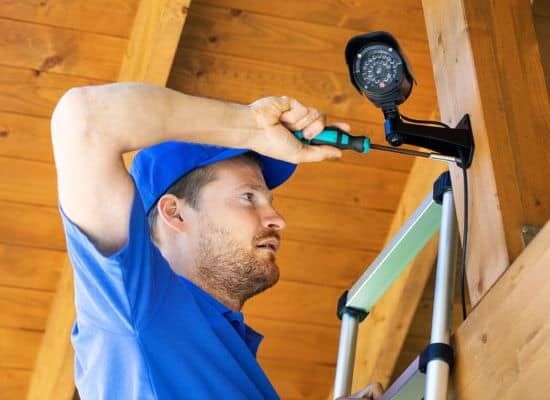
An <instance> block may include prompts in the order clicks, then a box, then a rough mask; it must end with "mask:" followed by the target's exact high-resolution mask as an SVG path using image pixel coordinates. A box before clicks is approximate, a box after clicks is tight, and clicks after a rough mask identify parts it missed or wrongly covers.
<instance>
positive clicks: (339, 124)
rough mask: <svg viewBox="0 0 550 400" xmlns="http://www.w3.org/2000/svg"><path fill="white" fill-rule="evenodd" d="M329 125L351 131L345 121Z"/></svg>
mask: <svg viewBox="0 0 550 400" xmlns="http://www.w3.org/2000/svg"><path fill="white" fill-rule="evenodd" d="M330 125H331V126H336V127H338V128H340V129H342V130H343V131H346V132H347V133H351V126H350V124H348V123H347V122H334V123H332V124H330Z"/></svg>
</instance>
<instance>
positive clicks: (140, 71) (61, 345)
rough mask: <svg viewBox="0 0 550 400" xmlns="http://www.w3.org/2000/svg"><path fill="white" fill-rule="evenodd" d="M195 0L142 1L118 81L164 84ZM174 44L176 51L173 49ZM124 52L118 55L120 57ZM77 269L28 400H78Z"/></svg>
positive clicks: (62, 296) (61, 293)
mask: <svg viewBox="0 0 550 400" xmlns="http://www.w3.org/2000/svg"><path fill="white" fill-rule="evenodd" d="M189 4H190V0H141V1H140V3H139V7H138V11H137V14H136V18H135V20H134V23H133V27H132V33H131V35H130V40H129V43H128V46H127V51H126V53H125V56H124V59H123V63H122V66H121V67H120V70H119V71H118V77H119V78H122V79H124V80H130V81H144V82H150V83H155V84H159V85H164V84H165V83H166V81H167V79H168V73H169V71H170V66H171V65H172V60H173V57H174V54H175V51H176V46H177V42H178V40H179V37H180V34H181V30H182V28H183V25H184V23H185V16H186V14H187V9H188V7H189ZM170 46H172V47H170ZM122 54H123V51H121V52H120V54H117V55H114V56H113V57H114V59H117V57H118V56H122ZM73 297H74V296H73V284H72V267H71V266H70V263H69V261H68V259H67V261H66V262H65V263H64V267H63V270H62V274H61V279H60V281H59V286H58V289H57V292H56V296H55V299H54V303H53V306H52V309H51V311H50V315H49V317H48V326H47V328H46V331H45V333H44V337H43V339H42V343H41V346H40V351H39V354H38V359H37V362H36V364H35V367H34V370H33V375H32V379H31V384H30V387H29V392H28V395H27V399H28V400H34V399H43V398H52V399H58V400H65V399H67V400H69V399H72V397H73V395H74V393H75V387H74V375H73V363H74V353H73V349H72V347H71V344H70V332H71V329H72V325H73V322H74V319H75V310H74V303H73Z"/></svg>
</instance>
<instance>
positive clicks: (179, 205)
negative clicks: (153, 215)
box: [157, 194, 187, 232]
mask: <svg viewBox="0 0 550 400" xmlns="http://www.w3.org/2000/svg"><path fill="white" fill-rule="evenodd" d="M184 203H185V202H184V201H183V200H181V199H178V198H177V197H176V196H174V195H173V194H165V195H163V196H161V198H160V199H159V201H158V204H157V211H158V215H159V217H160V218H162V220H163V221H164V223H165V224H166V225H168V226H169V227H170V228H172V229H174V230H176V231H178V232H183V231H184V230H186V228H187V224H186V223H185V221H184V219H183V215H184V210H183V208H184V207H186V205H185V204H184Z"/></svg>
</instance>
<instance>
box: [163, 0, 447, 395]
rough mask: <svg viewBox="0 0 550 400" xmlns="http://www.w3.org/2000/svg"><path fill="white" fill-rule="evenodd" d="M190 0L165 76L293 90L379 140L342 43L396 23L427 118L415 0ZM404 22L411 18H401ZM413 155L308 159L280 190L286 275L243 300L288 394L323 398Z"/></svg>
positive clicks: (413, 108)
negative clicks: (346, 315) (342, 328)
mask: <svg viewBox="0 0 550 400" xmlns="http://www.w3.org/2000/svg"><path fill="white" fill-rule="evenodd" d="M276 4H277V6H274V4H273V3H269V2H258V1H246V0H194V1H193V4H192V6H191V9H190V12H189V15H188V18H187V21H186V25H185V28H184V32H183V35H182V38H181V41H180V46H179V49H178V53H177V54H176V58H175V61H174V66H173V68H172V74H171V77H170V79H169V82H168V86H169V87H172V88H175V89H178V90H181V91H184V92H187V93H191V94H197V95H203V96H209V97H214V98H223V99H227V100H231V101H235V102H240V103H249V102H252V101H253V100H255V99H256V98H258V97H262V96H265V95H270V94H279V95H282V94H285V95H289V96H294V97H296V98H297V99H299V100H301V101H303V102H305V103H307V104H309V105H314V106H317V107H319V108H320V109H321V110H322V111H324V112H326V113H327V114H328V118H329V121H336V120H344V121H349V122H351V124H352V127H353V130H354V132H356V133H358V134H368V135H369V136H371V137H372V138H374V140H375V141H377V142H380V143H382V141H383V139H382V132H383V127H382V124H381V122H382V115H381V112H380V111H379V110H378V109H375V108H374V107H373V106H372V105H371V104H370V103H368V101H367V100H366V98H363V97H361V96H359V94H358V93H357V92H356V91H355V89H354V88H353V87H352V85H351V83H349V78H348V74H347V70H346V68H347V67H346V65H345V62H344V55H343V50H344V48H345V45H346V43H347V41H348V39H349V38H350V37H352V36H354V35H356V34H359V33H363V32H368V31H374V30H380V29H385V30H388V31H390V32H393V33H394V34H395V35H396V36H397V37H398V38H399V39H400V40H401V43H402V45H403V46H404V48H405V49H406V51H407V54H408V55H409V56H410V57H411V59H412V63H413V66H414V67H413V68H414V69H415V73H416V74H417V77H418V80H419V83H420V86H418V87H417V88H415V90H414V91H413V95H412V97H411V99H410V100H409V102H408V103H407V104H406V105H405V106H404V107H403V110H404V113H405V114H407V112H408V113H410V114H411V115H414V116H416V117H423V118H424V117H429V116H430V114H431V113H432V112H433V110H434V108H435V101H436V99H435V90H434V84H433V78H432V75H431V74H432V72H431V62H430V59H429V55H428V48H427V41H426V34H425V29H424V25H423V24H424V21H423V15H422V11H421V4H420V2H419V1H418V2H417V1H406V2H403V1H390V2H384V4H383V5H376V4H374V3H373V2H366V1H364V2H354V3H345V4H344V3H342V2H336V1H332V2H311V1H307V0H301V1H300V0H296V1H290V0H288V1H279V2H277V3H276ZM405 19H406V20H407V23H406V24H403V21H404V20H405ZM411 162H412V160H411V159H408V158H406V157H399V156H388V155H387V154H376V153H375V152H373V153H372V154H369V155H367V156H356V155H353V154H346V157H345V158H344V161H332V162H325V163H322V164H313V165H301V166H299V168H298V172H297V173H296V175H295V176H294V177H293V178H292V179H291V181H290V183H288V184H287V185H285V186H283V187H282V188H281V189H278V190H276V196H275V204H276V206H277V207H278V208H279V209H280V211H281V212H282V213H283V215H285V217H286V219H287V223H288V226H287V228H286V230H285V232H283V244H282V248H281V254H280V259H279V264H280V267H281V270H282V271H281V272H282V273H281V281H280V282H279V284H278V285H277V286H276V287H275V288H273V289H271V290H269V291H268V292H266V293H265V294H262V295H260V296H258V297H257V298H256V299H253V300H251V301H250V303H249V304H247V305H246V306H245V316H246V317H247V321H248V323H250V324H251V325H252V326H253V327H254V328H255V329H257V330H259V331H260V332H262V333H263V334H264V335H265V339H264V342H263V343H262V346H261V347H260V351H259V359H260V362H261V364H262V366H263V367H264V369H265V370H266V372H267V374H268V376H269V377H270V378H271V380H272V382H273V383H274V385H275V387H276V388H277V389H278V390H279V392H280V394H281V396H282V398H285V399H298V398H300V399H301V398H310V399H319V398H325V397H326V396H327V394H328V393H329V391H330V388H331V386H332V383H333V379H334V366H335V361H336V351H337V340H338V334H339V321H338V319H337V318H336V316H335V310H336V302H337V300H338V298H339V296H340V295H341V293H342V292H343V290H345V289H346V288H349V287H350V286H351V284H352V283H353V282H354V281H355V280H356V279H357V277H358V276H359V275H360V274H361V272H362V271H363V269H364V268H365V266H367V265H368V263H369V262H370V261H371V260H372V259H373V257H375V256H376V254H377V252H378V251H379V250H380V249H381V247H382V244H383V241H384V238H385V235H386V233H387V230H388V228H389V224H390V222H391V219H392V214H393V212H394V211H395V208H396V206H397V203H398V201H399V198H400V193H401V191H402V186H403V184H404V182H405V178H406V176H407V173H408V171H409V169H410V166H411Z"/></svg>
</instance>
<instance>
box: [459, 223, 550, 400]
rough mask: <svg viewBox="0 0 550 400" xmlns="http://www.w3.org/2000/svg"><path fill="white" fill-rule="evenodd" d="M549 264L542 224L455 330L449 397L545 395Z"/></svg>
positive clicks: (549, 229) (547, 230)
mask: <svg viewBox="0 0 550 400" xmlns="http://www.w3.org/2000/svg"><path fill="white" fill-rule="evenodd" d="M549 265H550V223H546V225H545V226H544V227H543V229H542V230H541V231H540V232H539V234H538V235H537V236H536V237H535V239H534V240H533V241H532V242H531V243H530V244H529V246H527V248H526V249H525V250H524V251H523V252H522V253H521V254H520V255H519V256H518V257H517V259H516V260H515V261H514V263H513V264H512V265H511V266H510V268H509V269H508V270H507V271H506V272H505V273H504V275H503V276H502V277H501V278H500V279H499V280H498V282H497V283H496V284H495V286H494V287H493V288H492V289H491V290H490V291H489V292H488V293H487V295H486V296H485V297H484V298H483V300H482V301H481V302H480V303H479V304H478V305H477V307H476V308H475V309H474V310H473V311H472V313H471V314H470V315H469V316H468V318H467V319H466V321H465V322H464V323H463V324H462V325H461V326H460V327H459V328H458V330H457V331H456V334H455V336H454V343H455V346H456V363H455V368H454V371H453V373H452V374H451V379H452V380H451V387H452V388H453V390H454V393H452V396H451V398H453V399H479V398H483V399H487V400H493V399H499V400H508V399H510V400H511V399H518V398H523V399H544V398H546V397H548V393H549V392H550V380H549V379H548V373H547V371H548V369H549V368H550V314H549V313H548V307H549V304H550V301H549V296H548V293H550V269H549V268H548V266H549ZM488 382H491V383H494V384H488Z"/></svg>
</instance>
